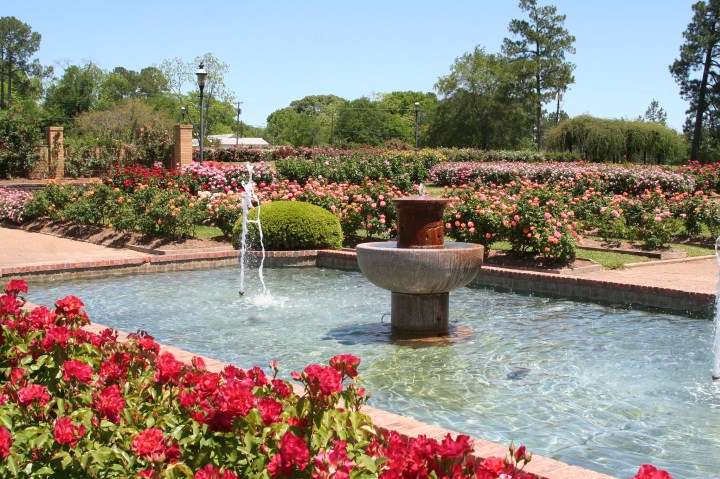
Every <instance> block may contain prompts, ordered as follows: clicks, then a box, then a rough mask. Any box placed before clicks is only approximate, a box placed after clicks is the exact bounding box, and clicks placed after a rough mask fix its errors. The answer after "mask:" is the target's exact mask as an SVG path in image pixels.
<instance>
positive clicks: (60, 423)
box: [54, 417, 87, 447]
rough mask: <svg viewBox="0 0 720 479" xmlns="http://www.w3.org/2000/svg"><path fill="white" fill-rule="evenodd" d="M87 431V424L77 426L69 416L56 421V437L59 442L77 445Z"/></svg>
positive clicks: (71, 445) (72, 445)
mask: <svg viewBox="0 0 720 479" xmlns="http://www.w3.org/2000/svg"><path fill="white" fill-rule="evenodd" d="M86 432H87V429H86V428H85V426H83V425H80V427H78V426H76V425H75V424H73V422H72V419H70V418H69V417H61V418H58V420H57V421H55V436H54V437H55V441H57V442H58V443H59V444H69V445H70V447H75V445H76V444H77V443H78V441H80V439H81V438H82V437H83V436H84V435H85V433H86Z"/></svg>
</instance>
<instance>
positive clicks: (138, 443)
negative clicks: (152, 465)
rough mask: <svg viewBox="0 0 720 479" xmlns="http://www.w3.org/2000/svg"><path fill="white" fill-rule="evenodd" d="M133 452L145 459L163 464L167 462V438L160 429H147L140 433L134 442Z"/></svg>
mask: <svg viewBox="0 0 720 479" xmlns="http://www.w3.org/2000/svg"><path fill="white" fill-rule="evenodd" d="M131 447H132V450H133V451H134V452H135V454H137V455H138V456H140V457H141V458H143V459H145V460H146V461H151V462H161V461H163V460H165V451H166V449H167V448H166V446H165V436H163V433H162V431H161V430H160V429H157V428H154V427H153V428H150V429H145V430H144V431H142V432H141V433H139V434H138V435H137V436H135V438H134V439H133V440H132V443H131Z"/></svg>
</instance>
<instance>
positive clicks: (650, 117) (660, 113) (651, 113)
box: [639, 98, 667, 125]
mask: <svg viewBox="0 0 720 479" xmlns="http://www.w3.org/2000/svg"><path fill="white" fill-rule="evenodd" d="M639 120H640V121H647V122H649V123H660V124H661V125H665V124H666V123H667V113H665V110H664V109H663V108H662V107H661V106H660V103H659V102H658V101H657V100H656V99H654V98H653V100H652V101H651V102H650V106H648V107H647V110H645V114H644V115H643V116H641V117H640V118H639Z"/></svg>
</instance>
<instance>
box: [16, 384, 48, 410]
mask: <svg viewBox="0 0 720 479" xmlns="http://www.w3.org/2000/svg"><path fill="white" fill-rule="evenodd" d="M49 401H50V394H49V393H48V392H47V388H46V387H45V386H41V385H40V384H30V385H29V386H25V387H24V388H22V389H20V390H19V391H18V403H19V404H20V405H21V406H30V404H32V403H37V405H38V406H44V405H45V404H47V403H48V402H49Z"/></svg>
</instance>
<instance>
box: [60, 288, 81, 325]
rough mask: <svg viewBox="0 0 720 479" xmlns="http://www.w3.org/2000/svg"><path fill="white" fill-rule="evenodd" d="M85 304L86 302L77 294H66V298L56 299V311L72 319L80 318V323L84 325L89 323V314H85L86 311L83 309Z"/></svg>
mask: <svg viewBox="0 0 720 479" xmlns="http://www.w3.org/2000/svg"><path fill="white" fill-rule="evenodd" d="M83 306H85V303H83V302H82V301H81V300H80V298H78V297H77V296H72V295H70V296H65V297H64V298H62V299H58V300H57V301H55V307H56V309H55V312H56V313H57V314H58V315H62V316H65V317H66V318H67V319H68V320H70V321H73V320H75V319H78V320H79V323H80V324H81V325H84V324H87V322H88V321H87V314H85V311H83V310H82V307H83Z"/></svg>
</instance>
